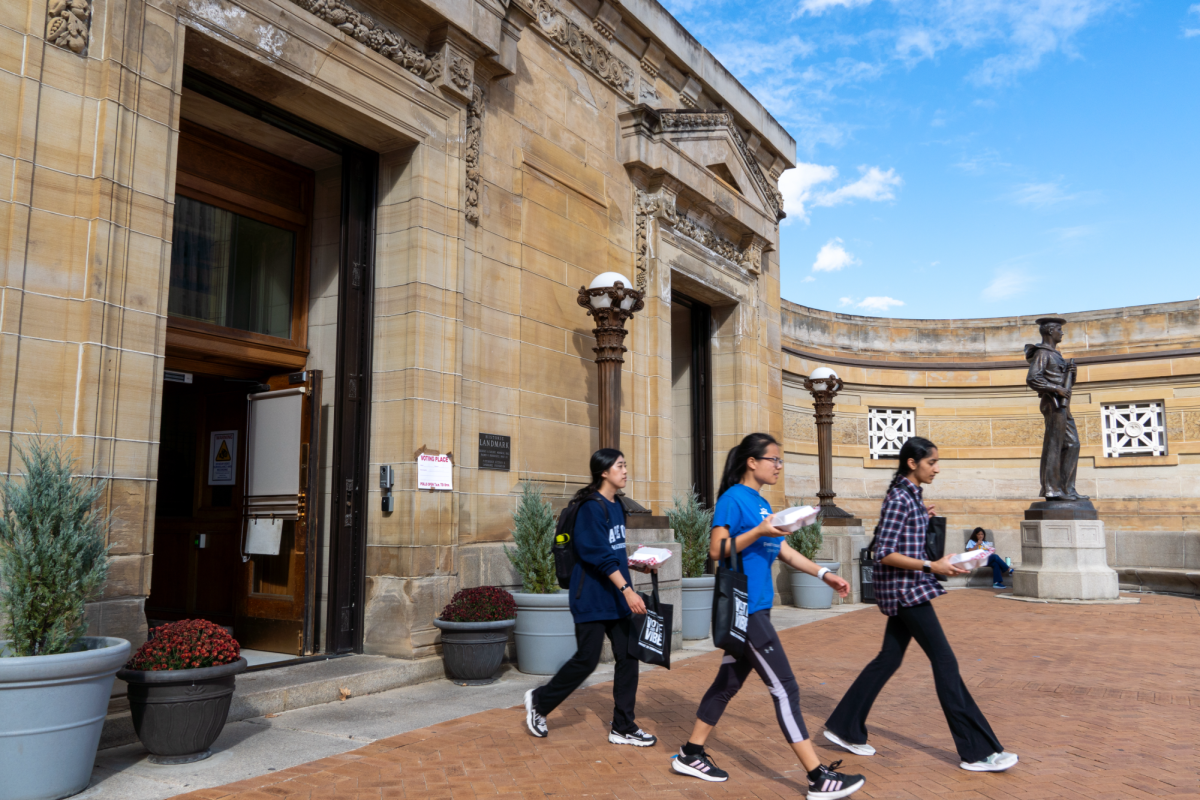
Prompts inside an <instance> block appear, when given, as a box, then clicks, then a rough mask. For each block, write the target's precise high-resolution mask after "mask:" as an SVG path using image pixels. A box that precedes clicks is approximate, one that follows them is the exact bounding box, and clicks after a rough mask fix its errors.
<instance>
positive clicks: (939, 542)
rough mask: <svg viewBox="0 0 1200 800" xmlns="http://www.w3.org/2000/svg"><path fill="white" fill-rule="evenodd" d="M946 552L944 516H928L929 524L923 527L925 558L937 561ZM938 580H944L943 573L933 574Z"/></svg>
mask: <svg viewBox="0 0 1200 800" xmlns="http://www.w3.org/2000/svg"><path fill="white" fill-rule="evenodd" d="M945 554H946V518H945V517H930V518H929V525H928V527H926V528H925V558H926V559H928V560H929V561H938V560H940V559H941V557H942V556H944V555H945ZM933 577H935V578H937V579H938V580H939V581H945V580H946V576H945V575H934V576H933Z"/></svg>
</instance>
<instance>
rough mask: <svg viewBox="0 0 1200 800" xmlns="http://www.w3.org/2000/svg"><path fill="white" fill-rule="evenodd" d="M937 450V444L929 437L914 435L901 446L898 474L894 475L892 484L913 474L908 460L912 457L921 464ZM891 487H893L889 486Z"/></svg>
mask: <svg viewBox="0 0 1200 800" xmlns="http://www.w3.org/2000/svg"><path fill="white" fill-rule="evenodd" d="M934 450H937V445H936V444H934V443H933V442H931V441H929V440H928V439H925V438H922V437H920V436H913V437H911V438H910V439H908V441H906V442H905V443H904V445H903V446H902V447H901V448H900V466H899V468H897V469H896V474H895V475H893V476H892V484H891V485H892V486H895V485H896V484H897V483H898V482H899V481H900V480H901V479H902V478H907V477H908V476H909V475H911V474H912V472H913V471H912V470H911V469H909V466H908V460H909V459H910V458H911V459H912V460H913V461H915V462H916V463H918V464H920V463H921V462H922V461H923V460H925V459H926V458H929V454H930V453H932V452H933V451H934ZM888 488H889V489H890V488H891V487H888Z"/></svg>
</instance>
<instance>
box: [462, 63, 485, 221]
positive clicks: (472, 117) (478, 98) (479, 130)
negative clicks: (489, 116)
mask: <svg viewBox="0 0 1200 800" xmlns="http://www.w3.org/2000/svg"><path fill="white" fill-rule="evenodd" d="M482 146H483V90H482V89H480V88H479V87H478V86H476V87H475V89H474V90H473V91H472V92H471V103H470V105H468V106H467V147H466V155H465V156H464V160H465V161H466V163H467V193H466V194H467V197H466V209H467V210H466V214H467V221H468V222H472V223H474V224H476V225H478V224H479V178H480V174H479V151H480V148H481V147H482Z"/></svg>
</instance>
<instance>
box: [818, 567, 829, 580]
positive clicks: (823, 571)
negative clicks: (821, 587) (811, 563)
mask: <svg viewBox="0 0 1200 800" xmlns="http://www.w3.org/2000/svg"><path fill="white" fill-rule="evenodd" d="M828 572H829V567H821V568H820V569H819V570H817V580H819V581H823V580H825V575H826V574H827V573H828Z"/></svg>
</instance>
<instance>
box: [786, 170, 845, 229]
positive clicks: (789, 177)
mask: <svg viewBox="0 0 1200 800" xmlns="http://www.w3.org/2000/svg"><path fill="white" fill-rule="evenodd" d="M837 174H838V171H837V167H823V166H821V165H820V164H805V163H803V162H801V163H799V164H797V165H796V166H795V168H794V169H789V170H788V171H787V172H785V173H783V174H782V175H780V176H779V191H780V192H781V193H782V194H783V210H784V211H785V212H787V215H788V218H789V219H799V220H803V221H804V222H807V221H808V208H807V204H808V203H809V202H811V201H812V200H813V199H814V194H815V193H816V187H818V186H820V185H821V184H822V183H828V182H829V181H831V180H833V179H834V178H836V177H837ZM784 223H785V224H786V223H787V220H784Z"/></svg>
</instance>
